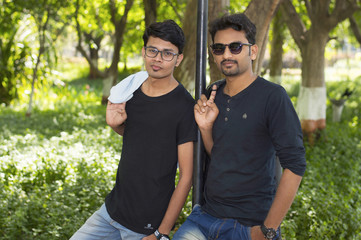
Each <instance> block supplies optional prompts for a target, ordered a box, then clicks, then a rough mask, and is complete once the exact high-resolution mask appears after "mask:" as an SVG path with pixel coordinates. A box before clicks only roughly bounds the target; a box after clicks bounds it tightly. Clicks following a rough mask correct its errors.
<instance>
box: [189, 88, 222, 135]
mask: <svg viewBox="0 0 361 240" xmlns="http://www.w3.org/2000/svg"><path fill="white" fill-rule="evenodd" d="M216 92H217V86H216V85H213V87H212V92H211V95H210V96H209V99H208V100H207V98H206V96H205V95H204V94H202V96H201V99H199V100H198V101H197V104H196V105H195V106H194V117H195V119H196V122H197V124H198V126H199V128H201V129H202V128H203V129H212V127H213V123H214V121H215V120H216V118H217V116H218V113H219V110H218V107H217V105H216V104H215V103H214V99H215V97H216Z"/></svg>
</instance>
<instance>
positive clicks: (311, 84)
mask: <svg viewBox="0 0 361 240" xmlns="http://www.w3.org/2000/svg"><path fill="white" fill-rule="evenodd" d="M327 41H328V32H325V31H323V30H321V29H317V28H313V27H311V29H310V35H309V39H308V41H306V42H305V45H304V47H303V48H302V49H301V55H302V84H301V87H300V92H299V96H298V102H297V108H296V109H297V112H298V116H299V118H300V120H301V125H302V129H303V130H304V132H305V133H306V134H307V135H308V137H309V141H310V142H311V143H313V141H314V139H313V138H314V137H313V136H312V134H310V133H314V132H315V131H316V130H322V129H324V128H325V127H326V85H325V70H324V69H325V66H324V65H325V48H326V44H327Z"/></svg>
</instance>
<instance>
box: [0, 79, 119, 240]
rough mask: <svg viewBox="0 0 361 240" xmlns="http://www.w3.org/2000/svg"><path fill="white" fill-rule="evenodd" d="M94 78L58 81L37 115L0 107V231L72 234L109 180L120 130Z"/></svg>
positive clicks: (13, 235) (21, 235)
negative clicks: (110, 121) (109, 122)
mask: <svg viewBox="0 0 361 240" xmlns="http://www.w3.org/2000/svg"><path fill="white" fill-rule="evenodd" d="M92 83H94V85H93V84H87V83H86V81H84V80H83V79H81V80H77V81H74V82H70V83H69V84H67V85H65V86H63V87H61V86H60V87H59V86H55V85H54V86H53V88H52V89H50V91H49V92H48V93H47V94H44V95H43V96H42V98H43V102H42V103H43V105H40V106H38V107H37V108H36V109H35V111H34V113H33V115H32V118H26V117H24V114H25V109H24V108H21V106H20V109H16V108H5V107H4V106H1V107H0V108H1V109H0V111H1V116H0V126H1V129H0V131H1V134H0V142H1V145H0V187H1V189H2V191H1V192H0V201H1V203H0V204H1V208H0V216H1V217H0V239H69V237H70V236H71V235H72V233H73V232H74V231H75V230H76V229H78V228H79V227H80V226H81V225H82V224H83V223H84V221H85V220H86V219H87V218H88V217H89V216H90V214H91V213H92V212H94V211H95V210H96V209H97V208H99V207H100V205H101V204H102V202H103V201H104V197H105V196H106V194H107V193H108V192H109V191H110V189H111V188H112V186H113V184H114V179H115V172H116V168H117V163H118V160H119V157H120V155H119V154H120V151H121V146H122V144H121V138H120V137H119V136H117V135H116V134H114V133H113V132H112V130H111V129H110V128H109V127H107V126H106V124H105V118H104V116H105V107H104V106H101V105H99V104H98V103H99V102H100V99H99V97H98V95H99V92H100V91H101V88H100V86H98V85H96V84H97V82H95V81H94V82H92ZM54 102H55V103H54Z"/></svg>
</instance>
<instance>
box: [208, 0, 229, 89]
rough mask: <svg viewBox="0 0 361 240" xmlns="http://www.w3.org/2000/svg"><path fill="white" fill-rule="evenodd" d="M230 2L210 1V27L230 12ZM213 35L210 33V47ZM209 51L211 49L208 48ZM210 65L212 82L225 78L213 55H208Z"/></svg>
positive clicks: (225, 0) (222, 0)
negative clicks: (214, 21)
mask: <svg viewBox="0 0 361 240" xmlns="http://www.w3.org/2000/svg"><path fill="white" fill-rule="evenodd" d="M229 5H230V3H229V0H219V1H209V2H208V25H209V23H210V22H212V21H213V20H215V19H216V18H218V17H220V16H222V15H224V14H225V13H227V12H228V10H227V8H228V7H229ZM212 43H213V42H212V39H211V35H210V34H209V33H208V45H210V44H212ZM208 49H209V48H208ZM208 64H209V75H210V82H211V83H212V82H215V81H217V80H220V79H222V78H224V75H223V74H222V72H221V71H219V69H218V67H217V65H216V63H215V62H214V59H213V55H212V54H211V53H209V54H208Z"/></svg>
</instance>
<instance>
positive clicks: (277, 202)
mask: <svg viewBox="0 0 361 240" xmlns="http://www.w3.org/2000/svg"><path fill="white" fill-rule="evenodd" d="M301 180H302V177H301V176H299V175H296V174H294V173H293V172H292V171H290V170H289V169H285V170H284V171H283V174H282V177H281V181H280V184H279V186H278V189H277V192H276V196H275V199H274V201H273V204H272V206H271V208H270V210H269V212H268V215H267V218H266V219H265V221H264V225H265V226H266V227H268V228H274V229H277V228H278V227H279V225H280V224H281V222H282V220H283V218H284V217H285V216H286V214H287V212H288V210H289V208H290V207H291V205H292V202H293V200H294V198H295V196H296V193H297V190H298V187H299V185H300V183H301Z"/></svg>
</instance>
